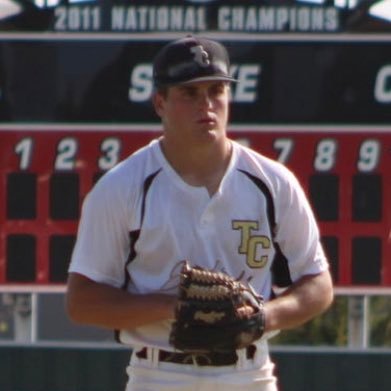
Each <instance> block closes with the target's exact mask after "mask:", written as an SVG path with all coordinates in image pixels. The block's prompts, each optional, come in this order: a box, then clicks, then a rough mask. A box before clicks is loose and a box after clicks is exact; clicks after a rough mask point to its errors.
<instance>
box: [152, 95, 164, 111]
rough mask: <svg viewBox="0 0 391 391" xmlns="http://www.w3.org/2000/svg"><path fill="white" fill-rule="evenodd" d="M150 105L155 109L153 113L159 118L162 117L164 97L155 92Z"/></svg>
mask: <svg viewBox="0 0 391 391" xmlns="http://www.w3.org/2000/svg"><path fill="white" fill-rule="evenodd" d="M152 104H153V107H154V108H155V112H156V114H157V115H158V116H159V117H162V114H163V111H164V96H163V95H162V93H160V92H158V91H156V92H154V94H153V95H152Z"/></svg>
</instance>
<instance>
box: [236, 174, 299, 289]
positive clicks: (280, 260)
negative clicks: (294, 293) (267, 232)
mask: <svg viewBox="0 0 391 391" xmlns="http://www.w3.org/2000/svg"><path fill="white" fill-rule="evenodd" d="M238 171H240V172H242V173H243V174H244V175H246V176H247V177H248V178H249V179H250V180H251V181H252V182H253V183H254V185H255V186H256V187H257V188H258V189H259V190H260V191H261V192H262V193H263V195H264V196H265V198H266V213H267V218H268V221H269V226H270V229H271V233H272V240H273V245H274V248H275V249H276V254H275V256H274V259H273V262H272V266H271V271H272V278H273V284H274V285H276V286H278V287H286V286H289V285H291V284H292V278H291V275H290V272H289V267H288V260H287V259H286V257H285V255H284V254H283V253H282V251H281V248H280V246H279V244H278V243H277V242H276V238H275V235H276V230H277V223H276V214H275V207H274V201H273V196H272V194H271V192H270V190H269V188H268V187H267V186H266V184H265V183H264V182H263V181H262V180H261V179H260V178H258V177H256V176H255V175H252V174H250V173H249V172H247V171H245V170H240V169H238Z"/></svg>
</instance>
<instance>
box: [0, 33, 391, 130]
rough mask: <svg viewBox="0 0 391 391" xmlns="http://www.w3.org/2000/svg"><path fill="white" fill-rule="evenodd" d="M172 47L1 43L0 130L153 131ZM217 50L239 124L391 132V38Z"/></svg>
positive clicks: (122, 42) (266, 42) (237, 44)
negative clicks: (126, 127)
mask: <svg viewBox="0 0 391 391" xmlns="http://www.w3.org/2000/svg"><path fill="white" fill-rule="evenodd" d="M171 38H172V37H171V36H168V35H161V36H160V37H159V39H157V38H156V37H155V38H151V37H150V36H148V35H138V36H137V38H134V39H131V38H130V37H129V36H125V37H123V38H122V39H119V38H112V36H108V37H107V36H101V37H99V38H93V37H91V36H89V37H85V38H83V35H81V36H80V35H78V36H76V37H74V36H73V35H72V34H64V35H61V34H60V35H58V34H49V35H47V36H45V37H44V38H43V37H41V36H38V37H37V36H33V37H30V35H29V34H19V35H18V36H17V37H12V38H10V37H9V36H6V37H4V38H3V39H1V36H0V122H3V123H4V122H5V123H6V122H22V123H24V122H25V121H32V122H42V121H43V122H60V123H64V122H66V123H96V122H99V123H102V122H104V123H118V122H120V123H151V122H152V123H157V122H158V120H159V119H158V117H157V116H156V115H155V113H154V111H153V108H152V105H151V94H152V91H153V85H152V61H153V56H154V55H155V53H156V52H157V50H158V49H159V48H160V47H161V46H162V45H163V44H164V43H166V42H167V41H168V40H170V39H171ZM221 41H222V42H223V43H224V44H225V45H226V46H227V48H228V50H229V52H230V55H231V59H232V61H231V62H232V65H231V69H230V72H231V74H232V76H233V77H235V78H236V79H238V80H239V82H238V83H236V84H235V85H233V86H232V96H231V97H232V114H231V120H232V122H233V123H234V124H254V123H255V124H282V123H285V124H292V123H299V124H303V123H307V124H311V123H318V124H320V123H323V124H329V123H340V124H357V125H360V124H364V123H371V124H379V125H381V124H385V125H387V124H390V123H391V36H385V37H384V36H379V35H373V36H365V37H363V36H360V37H353V36H346V35H344V36H339V37H334V38H330V37H329V36H321V37H320V36H316V37H312V38H311V39H306V38H303V37H300V38H289V37H287V36H284V37H281V38H280V39H276V38H275V37H264V38H262V39H261V38H259V39H251V40H250V39H247V38H236V39H233V38H232V37H231V36H230V38H226V37H225V38H224V37H222V39H221Z"/></svg>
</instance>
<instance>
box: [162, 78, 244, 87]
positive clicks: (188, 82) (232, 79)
mask: <svg viewBox="0 0 391 391" xmlns="http://www.w3.org/2000/svg"><path fill="white" fill-rule="evenodd" d="M202 81H226V82H228V83H237V82H238V81H239V80H237V79H234V78H233V77H229V76H201V77H195V78H194V79H190V80H185V81H179V82H171V83H161V84H159V86H161V87H164V86H166V87H170V86H180V85H186V84H192V83H198V82H202Z"/></svg>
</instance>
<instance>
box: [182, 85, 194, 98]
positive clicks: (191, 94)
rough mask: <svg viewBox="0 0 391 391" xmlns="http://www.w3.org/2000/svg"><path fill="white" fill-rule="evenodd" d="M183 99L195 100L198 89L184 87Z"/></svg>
mask: <svg viewBox="0 0 391 391" xmlns="http://www.w3.org/2000/svg"><path fill="white" fill-rule="evenodd" d="M181 93H182V95H183V97H185V98H186V97H188V98H194V97H195V96H196V95H197V89H196V88H194V87H192V86H184V87H183V88H181Z"/></svg>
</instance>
